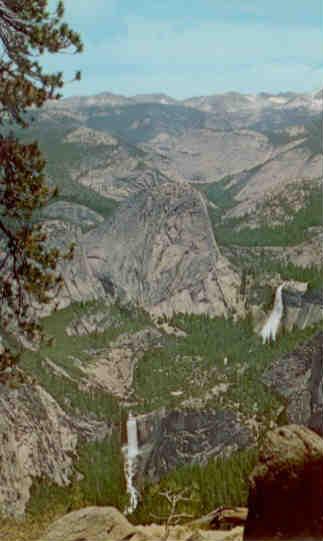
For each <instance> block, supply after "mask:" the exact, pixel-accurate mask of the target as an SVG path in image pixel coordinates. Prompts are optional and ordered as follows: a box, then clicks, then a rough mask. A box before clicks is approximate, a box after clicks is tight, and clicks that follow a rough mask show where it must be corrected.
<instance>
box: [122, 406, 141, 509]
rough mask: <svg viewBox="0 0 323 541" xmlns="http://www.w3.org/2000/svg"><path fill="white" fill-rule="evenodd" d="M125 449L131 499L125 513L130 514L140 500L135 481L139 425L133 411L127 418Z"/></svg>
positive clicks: (126, 472) (127, 479)
mask: <svg viewBox="0 0 323 541" xmlns="http://www.w3.org/2000/svg"><path fill="white" fill-rule="evenodd" d="M124 451H125V474H126V481H127V492H128V494H129V500H130V501H129V506H128V507H127V509H126V510H125V514H127V515H130V514H131V513H133V512H134V511H135V509H136V507H137V505H138V501H139V494H138V491H137V489H136V487H135V485H134V482H133V481H134V477H135V473H136V465H137V464H136V459H137V456H138V454H139V449H138V427H137V420H136V418H135V417H133V415H132V414H131V413H129V417H128V420H127V445H126V446H125V449H124Z"/></svg>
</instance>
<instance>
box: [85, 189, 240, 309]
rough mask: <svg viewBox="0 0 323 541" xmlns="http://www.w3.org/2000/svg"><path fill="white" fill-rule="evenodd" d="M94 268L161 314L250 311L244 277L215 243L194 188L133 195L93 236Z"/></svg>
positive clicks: (89, 242)
mask: <svg viewBox="0 0 323 541" xmlns="http://www.w3.org/2000/svg"><path fill="white" fill-rule="evenodd" d="M82 248H83V250H84V251H85V252H86V254H87V260H88V262H89V265H90V266H91V269H92V271H93V274H94V276H95V277H96V278H98V279H99V280H100V281H101V283H102V284H105V283H109V284H113V286H114V288H115V290H116V291H117V292H119V295H120V294H121V295H122V294H123V296H125V297H127V298H128V299H129V300H130V301H132V302H134V303H136V304H139V305H140V306H142V307H143V308H145V309H146V310H148V311H149V312H151V313H153V314H168V315H170V314H172V313H173V312H190V313H208V314H210V315H218V316H220V315H224V316H228V315H230V314H233V313H239V312H240V313H241V312H242V303H241V299H240V297H239V286H240V280H239V277H238V275H237V274H236V273H235V272H234V270H233V269H232V267H231V266H230V264H229V263H228V261H227V259H226V258H225V257H223V256H222V254H221V253H220V250H219V248H218V246H217V244H216V242H215V239H214V236H213V232H212V228H211V224H210V221H209V218H208V214H207V209H206V205H205V202H204V199H203V197H202V196H201V194H200V193H199V192H197V191H195V190H194V189H192V188H191V187H190V186H185V185H174V184H165V185H164V186H162V187H160V188H154V189H152V190H150V191H143V192H140V194H137V196H135V197H134V198H132V199H130V200H128V201H127V202H126V203H125V204H124V205H123V206H122V207H121V208H120V209H119V212H118V214H117V216H115V217H114V218H112V220H111V221H110V222H106V223H104V224H103V225H102V226H100V227H99V228H97V229H96V230H94V231H91V232H90V233H88V234H87V235H85V237H84V240H83V242H82Z"/></svg>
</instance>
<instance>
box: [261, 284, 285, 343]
mask: <svg viewBox="0 0 323 541" xmlns="http://www.w3.org/2000/svg"><path fill="white" fill-rule="evenodd" d="M283 287H284V284H282V285H280V286H278V287H277V289H276V293H275V301H274V306H273V309H272V311H271V313H270V315H269V317H268V319H267V321H266V323H265V325H264V326H263V328H262V329H261V332H260V335H261V337H262V342H263V344H266V342H270V341H271V340H272V341H273V342H275V340H276V335H277V332H278V329H279V326H280V323H281V320H282V317H283V312H284V305H283V294H282V291H283Z"/></svg>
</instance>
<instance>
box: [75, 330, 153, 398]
mask: <svg viewBox="0 0 323 541" xmlns="http://www.w3.org/2000/svg"><path fill="white" fill-rule="evenodd" d="M161 336H162V335H161V333H160V332H159V331H157V330H156V329H154V328H147V329H144V330H142V331H138V332H137V333H134V334H121V335H120V336H119V337H118V338H117V339H116V340H115V341H114V342H111V343H110V346H109V348H108V349H106V350H105V349H100V350H99V351H95V350H94V351H91V352H89V353H88V354H89V356H90V359H91V361H90V362H87V363H85V364H84V363H83V364H82V363H81V364H80V365H79V368H80V369H81V370H82V372H83V373H84V374H86V385H87V386H92V387H96V388H99V389H102V390H103V391H106V392H109V393H111V394H113V395H114V396H117V397H119V398H126V397H127V396H128V394H129V393H130V392H131V387H132V383H133V376H134V371H135V367H136V364H137V362H138V361H139V360H140V359H141V358H142V356H143V354H144V353H145V351H147V350H148V349H153V348H157V347H160V341H161Z"/></svg>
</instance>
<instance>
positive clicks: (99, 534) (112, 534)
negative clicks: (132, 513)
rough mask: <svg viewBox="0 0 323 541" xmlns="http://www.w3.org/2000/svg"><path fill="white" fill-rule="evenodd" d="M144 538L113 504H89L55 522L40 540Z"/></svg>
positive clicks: (111, 540) (93, 540)
mask: <svg viewBox="0 0 323 541" xmlns="http://www.w3.org/2000/svg"><path fill="white" fill-rule="evenodd" d="M126 539H129V540H130V539H131V541H144V540H145V539H146V536H145V535H144V534H140V533H139V532H136V528H134V526H132V525H131V524H130V523H129V522H128V521H127V519H126V518H125V517H124V516H123V515H122V514H121V513H120V512H119V511H118V510H117V509H114V508H113V507H86V508H85V509H80V510H79V511H74V512H73V513H69V514H68V515H65V516H64V517H63V518H61V519H58V520H57V521H56V522H54V523H53V524H52V525H51V527H50V528H49V531H48V533H47V534H46V535H44V536H43V537H41V539H39V541H108V540H109V541H126Z"/></svg>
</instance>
